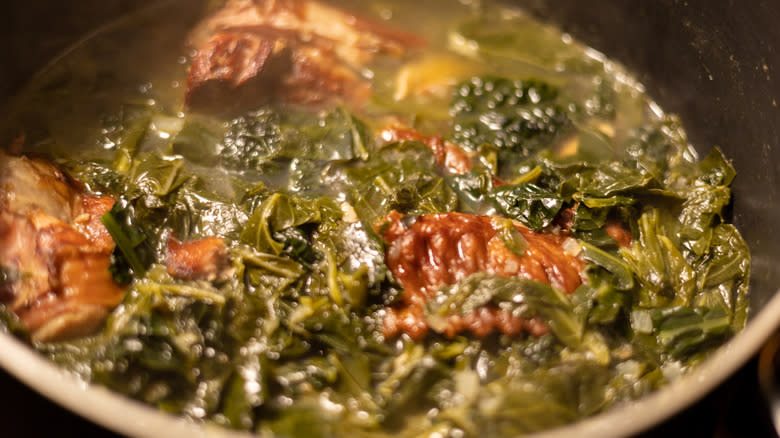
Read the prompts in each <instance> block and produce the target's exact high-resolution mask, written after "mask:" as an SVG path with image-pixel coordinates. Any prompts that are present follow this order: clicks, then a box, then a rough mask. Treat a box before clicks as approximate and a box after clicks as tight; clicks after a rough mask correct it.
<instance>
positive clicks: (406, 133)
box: [379, 127, 472, 175]
mask: <svg viewBox="0 0 780 438" xmlns="http://www.w3.org/2000/svg"><path fill="white" fill-rule="evenodd" d="M379 135H380V137H381V138H382V140H383V141H384V142H385V143H393V142H397V141H402V140H407V141H419V142H421V143H423V144H424V145H425V146H427V147H428V148H429V149H430V150H431V151H432V152H433V155H434V157H435V158H436V162H437V163H439V165H441V166H443V167H444V168H445V169H447V171H448V172H450V173H451V174H453V175H460V174H463V173H466V172H468V171H469V170H471V167H472V165H471V157H470V156H469V154H468V153H467V152H466V151H464V150H463V149H461V148H459V147H458V146H456V145H454V144H452V143H450V142H448V141H445V140H444V139H442V137H441V136H440V135H434V136H426V135H425V134H423V133H421V132H419V131H415V130H414V129H410V128H401V127H390V128H385V129H383V130H382V132H381V133H380V134H379Z"/></svg>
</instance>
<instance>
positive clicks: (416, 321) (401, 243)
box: [377, 211, 583, 339]
mask: <svg viewBox="0 0 780 438" xmlns="http://www.w3.org/2000/svg"><path fill="white" fill-rule="evenodd" d="M404 219H405V218H404V216H403V215H402V214H400V213H398V212H396V211H393V212H391V213H390V214H389V215H388V216H387V217H386V218H384V219H383V220H382V221H380V222H379V223H378V224H377V231H378V232H379V233H380V234H381V235H382V237H383V238H384V239H385V241H386V242H387V243H388V248H387V251H386V256H387V264H388V266H389V268H390V270H391V271H392V273H393V276H394V277H395V279H396V280H397V281H398V282H399V283H400V284H401V286H403V288H404V292H403V293H402V295H401V307H400V308H399V309H388V310H387V315H386V317H385V326H384V327H385V330H384V331H385V335H386V336H388V337H389V336H394V335H395V334H397V333H398V332H405V333H407V334H409V335H410V336H411V337H412V338H414V339H419V338H421V337H423V336H424V335H425V333H426V332H427V326H426V324H425V321H424V315H423V307H424V306H425V303H426V302H427V301H428V300H430V299H432V298H433V297H434V295H435V294H436V291H437V290H438V289H439V288H440V287H441V286H445V285H450V284H454V283H456V282H457V281H459V280H462V279H464V278H466V277H468V276H469V275H471V274H475V273H477V272H485V273H489V274H495V275H501V276H507V277H512V276H517V277H522V278H527V279H531V280H536V281H541V282H544V283H549V284H550V285H552V286H553V287H556V288H558V289H561V290H563V291H564V292H566V293H572V292H574V290H575V289H576V288H577V287H578V286H579V285H580V284H581V282H582V279H581V274H582V268H583V262H582V261H581V260H580V259H579V258H577V257H576V256H574V255H572V254H569V253H567V252H566V251H565V250H564V249H563V243H564V241H565V239H566V238H567V236H566V235H565V233H561V234H554V233H535V232H533V231H531V230H529V229H528V228H526V227H524V226H522V225H520V224H513V226H514V227H515V228H516V229H517V230H518V231H519V232H520V234H521V235H522V236H523V238H524V239H525V240H526V241H527V242H528V247H527V248H526V250H525V253H524V254H523V255H522V256H519V255H517V254H515V253H514V252H513V251H512V250H510V249H509V248H508V247H507V246H506V245H505V244H504V242H503V240H502V238H501V237H500V235H499V227H500V225H499V224H498V221H499V219H498V218H495V217H491V216H479V215H473V214H463V213H442V214H426V215H422V216H419V217H417V218H413V222H412V223H411V224H409V221H408V220H404ZM493 329H497V330H499V331H501V332H502V333H505V334H510V335H511V334H517V333H519V332H521V331H524V330H525V331H528V332H530V333H532V334H541V333H544V332H545V331H546V327H545V326H544V324H543V323H542V322H541V321H537V320H530V321H524V320H520V319H518V318H516V317H514V316H512V315H511V314H509V313H507V312H505V311H503V310H500V309H491V308H487V309H484V310H483V309H479V310H477V311H476V312H474V314H473V315H467V316H466V317H465V318H459V317H456V318H450V320H449V321H448V324H447V327H445V328H444V329H443V330H442V331H443V333H444V334H445V335H448V336H452V335H454V334H456V333H457V332H459V331H463V330H469V331H471V332H472V333H474V334H475V335H477V336H485V335H487V334H489V333H490V332H491V331H493Z"/></svg>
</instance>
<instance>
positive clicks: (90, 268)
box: [0, 154, 124, 341]
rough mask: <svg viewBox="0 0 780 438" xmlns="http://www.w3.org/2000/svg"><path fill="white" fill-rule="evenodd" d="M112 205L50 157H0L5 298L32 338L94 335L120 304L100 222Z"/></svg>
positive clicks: (109, 243) (0, 261)
mask: <svg viewBox="0 0 780 438" xmlns="http://www.w3.org/2000/svg"><path fill="white" fill-rule="evenodd" d="M113 204H114V199H112V198H110V197H93V196H89V195H87V194H85V193H83V189H82V187H81V185H80V184H78V182H76V181H74V180H72V179H70V178H69V177H68V176H67V175H65V174H64V173H62V172H61V171H59V170H58V169H56V168H55V167H54V166H53V165H51V164H50V163H49V162H47V161H45V160H42V159H31V158H27V157H9V156H7V155H4V154H0V266H2V268H3V269H5V270H6V271H7V272H9V273H10V274H11V276H12V281H10V282H7V283H5V284H3V285H2V286H0V288H1V289H2V290H0V302H2V303H3V304H5V305H6V306H7V307H8V309H9V310H11V311H12V312H14V313H16V314H17V315H18V316H19V318H20V320H21V321H22V322H23V323H24V324H25V325H26V326H27V328H28V329H29V330H30V332H31V334H32V336H33V338H34V339H37V340H42V341H47V340H53V339H60V338H65V337H72V336H79V335H84V334H88V333H90V332H92V331H94V330H95V329H96V328H97V327H98V326H99V325H100V324H101V323H102V322H103V320H104V318H105V317H106V315H107V314H108V312H109V311H110V310H111V309H113V308H114V307H115V306H116V305H117V304H119V302H120V301H121V299H122V296H123V295H124V291H123V289H122V288H121V287H120V286H119V285H117V284H116V283H115V282H114V280H113V278H112V276H111V274H110V272H109V270H108V269H109V267H110V265H111V259H110V254H111V251H112V250H113V248H114V244H113V240H111V236H110V235H108V231H107V230H106V229H105V227H103V226H102V224H101V223H100V216H101V215H102V214H103V213H105V212H106V211H108V210H109V209H110V208H111V207H112V206H113Z"/></svg>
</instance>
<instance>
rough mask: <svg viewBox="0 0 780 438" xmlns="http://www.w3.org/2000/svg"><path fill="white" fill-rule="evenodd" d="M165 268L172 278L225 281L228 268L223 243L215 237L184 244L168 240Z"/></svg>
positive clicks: (173, 238)
mask: <svg viewBox="0 0 780 438" xmlns="http://www.w3.org/2000/svg"><path fill="white" fill-rule="evenodd" d="M165 266H166V267H167V268H168V273H169V274H171V275H172V276H174V277H177V278H183V279H187V280H209V281H213V280H216V279H225V278H226V276H227V275H229V267H230V265H229V260H228V254H227V247H225V242H224V241H223V240H222V239H219V238H217V237H206V238H205V239H199V240H188V241H185V242H181V241H179V240H178V239H176V238H175V237H171V238H169V239H168V245H167V247H166V249H165Z"/></svg>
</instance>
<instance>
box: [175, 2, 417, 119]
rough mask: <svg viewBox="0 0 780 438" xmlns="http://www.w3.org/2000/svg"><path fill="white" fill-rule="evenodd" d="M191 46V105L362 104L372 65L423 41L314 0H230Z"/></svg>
mask: <svg viewBox="0 0 780 438" xmlns="http://www.w3.org/2000/svg"><path fill="white" fill-rule="evenodd" d="M190 44H191V45H192V46H193V47H195V48H196V50H197V52H196V54H195V57H194V59H193V62H192V66H191V67H190V71H189V75H188V77H187V91H186V103H187V104H188V105H190V106H195V107H198V108H201V109H203V108H207V107H214V106H215V105H216V106H218V107H222V106H223V105H228V104H230V105H231V106H232V107H242V106H246V105H254V106H257V105H259V104H262V103H265V102H268V101H272V100H277V99H280V100H283V101H286V102H292V103H304V104H315V105H316V104H324V103H328V102H332V101H347V102H354V103H359V102H362V101H363V100H365V99H366V98H367V97H368V95H369V93H370V84H369V82H368V81H367V80H365V78H363V76H362V70H363V69H364V68H365V67H366V65H367V63H369V62H370V61H372V60H373V59H374V57H375V56H376V55H377V54H389V55H395V56H400V55H401V54H403V53H404V52H405V51H406V50H407V49H408V48H409V47H414V46H418V45H421V44H422V41H421V40H419V39H418V38H416V37H414V36H412V35H409V34H406V33H403V32H399V31H395V30H391V29H387V28H384V27H382V26H381V25H379V24H377V23H373V22H371V21H369V20H366V19H364V18H360V17H357V16H355V15H353V14H351V13H348V12H346V11H342V10H340V9H338V8H335V7H332V6H328V5H325V4H323V3H320V2H317V1H314V0H229V1H228V2H227V4H226V5H225V7H223V8H222V9H220V10H218V11H217V12H216V13H215V14H213V15H212V16H210V17H208V18H207V19H205V20H204V21H203V22H202V23H200V25H198V26H197V27H196V28H195V29H194V30H193V32H192V33H191V35H190Z"/></svg>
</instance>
